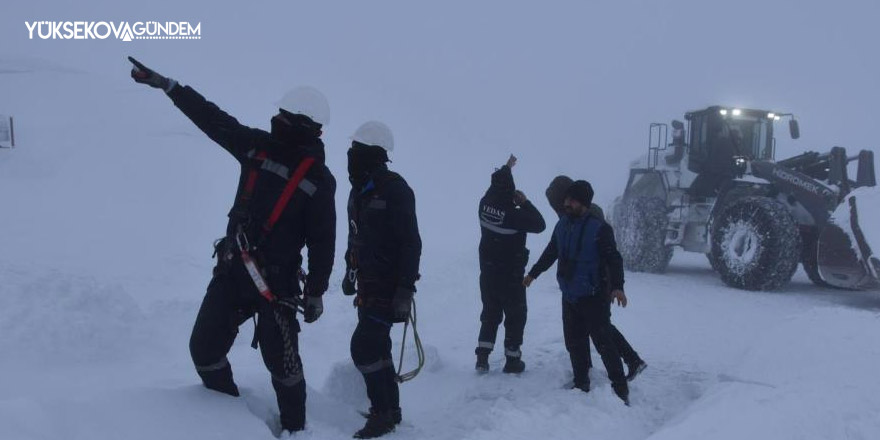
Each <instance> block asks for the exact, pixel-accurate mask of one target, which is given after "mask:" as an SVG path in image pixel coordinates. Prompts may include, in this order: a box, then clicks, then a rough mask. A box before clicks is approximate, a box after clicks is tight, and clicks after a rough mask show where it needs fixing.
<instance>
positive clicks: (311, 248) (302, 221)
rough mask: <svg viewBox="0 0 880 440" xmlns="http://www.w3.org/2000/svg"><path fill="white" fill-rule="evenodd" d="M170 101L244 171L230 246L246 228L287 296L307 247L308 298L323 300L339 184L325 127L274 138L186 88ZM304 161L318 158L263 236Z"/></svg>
mask: <svg viewBox="0 0 880 440" xmlns="http://www.w3.org/2000/svg"><path fill="white" fill-rule="evenodd" d="M168 96H169V97H170V98H171V100H172V101H173V102H174V105H175V106H177V108H179V109H180V111H182V112H183V114H185V115H186V116H187V117H188V118H189V119H190V120H192V122H193V123H195V125H196V126H197V127H199V129H201V130H202V131H203V132H204V133H205V134H206V135H208V137H209V138H211V140H213V141H214V142H216V143H217V144H219V145H220V146H221V147H223V149H225V150H226V151H228V152H229V153H230V154H231V155H232V156H233V157H234V158H235V159H236V160H237V161H238V163H239V165H240V167H241V171H240V174H239V179H238V190H237V192H236V197H235V202H234V203H233V206H232V209H231V210H230V212H229V222H228V224H227V228H226V233H227V240H230V239H231V237H233V235H234V234H235V232H236V231H237V229H238V227H239V226H242V227H244V228H245V230H246V231H247V235H248V238H249V239H250V240H251V242H252V244H257V245H258V259H259V260H260V264H261V266H262V267H263V268H264V269H265V270H266V271H267V272H268V275H269V280H268V281H269V284H270V287H271V288H272V289H273V291H275V292H276V293H281V294H283V293H284V292H285V291H288V292H292V293H298V291H299V283H298V282H296V276H297V273H298V270H299V268H300V266H301V265H302V261H303V258H302V255H301V252H302V248H303V247H305V246H308V260H309V267H308V277H307V280H306V286H307V289H306V290H307V291H306V294H308V295H313V296H320V295H321V294H323V293H324V292H325V291H326V290H327V285H328V280H329V278H330V272H331V270H332V268H333V258H334V253H335V242H336V207H335V201H334V198H335V193H336V180H335V179H334V178H333V175H332V174H331V173H330V170H329V169H328V168H327V166H326V165H325V164H324V144H323V143H322V142H321V139H320V137H319V136H320V126H318V125H317V124H315V126H314V127H312V128H307V127H304V126H297V127H294V128H291V129H288V130H284V131H283V132H281V130H278V132H276V131H275V130H273V133H271V134H270V133H269V132H266V131H264V130H260V129H256V128H251V127H247V126H245V125H242V124H241V123H239V122H238V121H237V120H236V119H235V118H234V117H232V116H230V115H229V114H227V113H226V112H224V111H223V110H221V109H220V108H219V107H217V105H215V104H214V103H212V102H210V101H208V100H206V99H205V98H204V97H203V96H202V95H200V94H199V93H198V92H196V91H195V90H194V89H193V88H191V87H189V86H180V85H178V86H175V87H174V88H173V89H171V90H170V91H169V92H168ZM306 157H312V158H314V159H315V163H314V165H312V167H311V168H310V169H309V171H308V173H307V174H306V175H305V178H304V179H303V180H302V182H301V183H300V184H299V186H298V188H297V190H296V191H295V192H294V194H293V196H292V197H291V198H290V200H289V202H288V203H287V206H286V208H285V209H284V211H283V212H282V214H281V217H280V218H279V219H278V222H277V223H276V224H275V226H274V228H273V229H272V230H271V231H270V232H269V233H268V234H265V233H264V232H263V231H262V226H263V225H264V224H265V222H266V220H267V219H268V218H269V216H270V215H271V212H272V210H273V209H274V207H275V205H276V203H277V201H278V199H279V198H280V196H281V193H282V191H283V190H284V187H285V186H286V184H287V182H288V179H289V178H290V177H291V176H292V175H293V173H294V170H295V169H296V168H297V166H298V165H299V164H300V162H301V161H302V160H303V159H304V158H306ZM253 171H255V173H254V172H253ZM249 181H252V182H249ZM249 186H251V187H252V190H250V191H249V190H248V187H249Z"/></svg>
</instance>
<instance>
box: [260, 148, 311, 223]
mask: <svg viewBox="0 0 880 440" xmlns="http://www.w3.org/2000/svg"><path fill="white" fill-rule="evenodd" d="M314 164H315V158H314V157H307V158H305V159H303V160H302V162H300V163H299V165H298V166H297V167H296V171H294V172H293V175H292V176H290V180H288V181H287V185H286V186H285V187H284V191H283V192H282V193H281V197H279V198H278V201H277V202H275V207H274V208H272V214H271V215H269V219H268V220H266V224H264V225H263V232H264V233H265V234H268V233H269V232H271V231H272V228H274V227H275V223H277V222H278V219H279V218H281V213H282V212H284V208H286V207H287V202H289V201H290V198H291V197H292V196H293V193H294V192H295V191H296V188H297V187H298V186H299V184H300V183H302V181H303V179H305V177H306V173H308V172H309V169H310V168H312V165H314Z"/></svg>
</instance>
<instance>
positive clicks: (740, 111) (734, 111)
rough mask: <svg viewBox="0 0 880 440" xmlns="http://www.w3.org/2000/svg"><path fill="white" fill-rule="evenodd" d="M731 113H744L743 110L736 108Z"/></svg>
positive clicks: (737, 114)
mask: <svg viewBox="0 0 880 440" xmlns="http://www.w3.org/2000/svg"><path fill="white" fill-rule="evenodd" d="M731 113H733V115H734V116H739V115H741V114H742V110H740V109H738V108H735V109H733V111H732V112H731Z"/></svg>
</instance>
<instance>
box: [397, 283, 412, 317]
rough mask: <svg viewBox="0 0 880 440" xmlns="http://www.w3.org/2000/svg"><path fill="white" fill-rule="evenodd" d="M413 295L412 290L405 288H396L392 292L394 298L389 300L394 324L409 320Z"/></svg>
mask: <svg viewBox="0 0 880 440" xmlns="http://www.w3.org/2000/svg"><path fill="white" fill-rule="evenodd" d="M414 293H415V292H413V290H412V289H410V288H406V287H398V288H397V290H396V291H395V292H394V298H393V299H392V300H391V309H392V311H393V312H394V322H406V320H407V318H409V314H410V311H411V310H412V300H413V294H414Z"/></svg>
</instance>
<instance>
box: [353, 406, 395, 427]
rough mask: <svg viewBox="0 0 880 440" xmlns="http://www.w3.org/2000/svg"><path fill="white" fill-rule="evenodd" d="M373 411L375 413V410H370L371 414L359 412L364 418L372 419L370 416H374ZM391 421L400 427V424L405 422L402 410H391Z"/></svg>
mask: <svg viewBox="0 0 880 440" xmlns="http://www.w3.org/2000/svg"><path fill="white" fill-rule="evenodd" d="M373 411H374V410H373V408H370V411H369V412H362V411H358V412H360V413H361V415H362V416H364V418H365V419H368V418H370V414H372V413H373ZM391 420H392V421H393V422H394V424H395V425H399V424H400V422H402V421H403V412H402V411H401V410H400V408H394V409H392V410H391Z"/></svg>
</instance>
